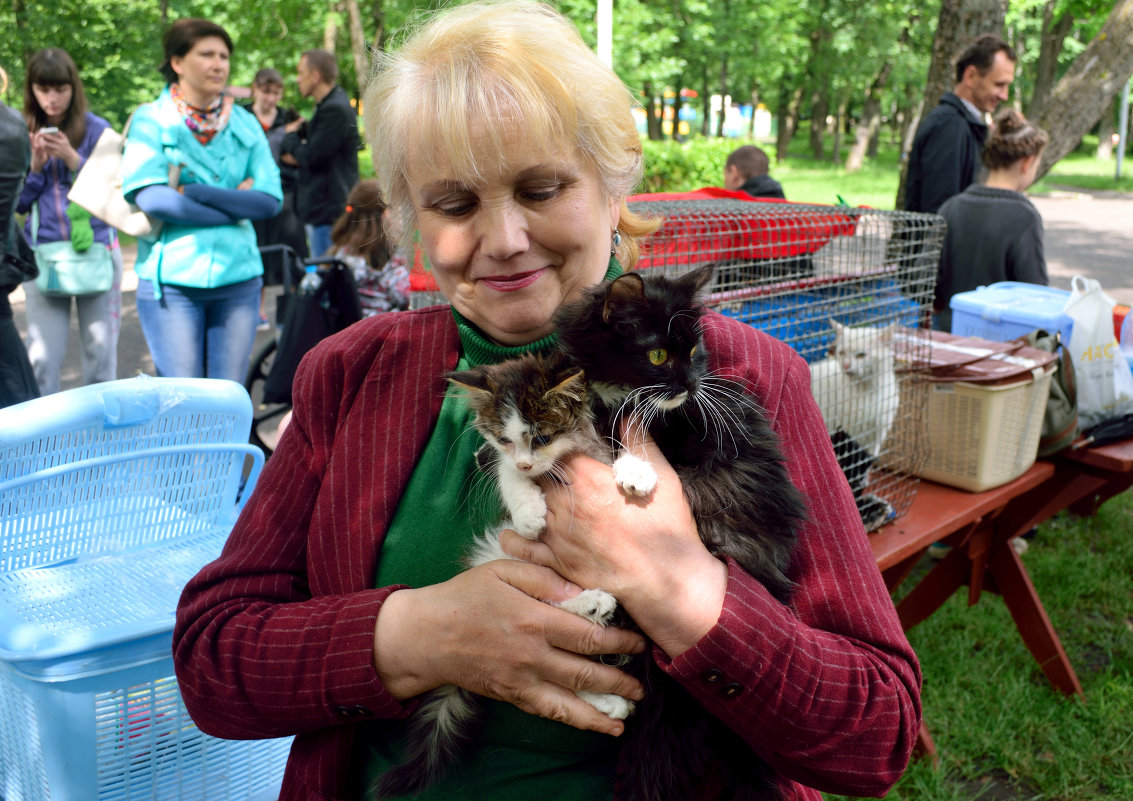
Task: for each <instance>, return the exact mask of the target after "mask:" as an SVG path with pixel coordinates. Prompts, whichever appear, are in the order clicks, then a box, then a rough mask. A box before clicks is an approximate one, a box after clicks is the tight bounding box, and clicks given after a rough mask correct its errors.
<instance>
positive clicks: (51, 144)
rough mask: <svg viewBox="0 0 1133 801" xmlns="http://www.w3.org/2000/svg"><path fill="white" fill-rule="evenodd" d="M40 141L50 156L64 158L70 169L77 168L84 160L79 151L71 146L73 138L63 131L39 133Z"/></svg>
mask: <svg viewBox="0 0 1133 801" xmlns="http://www.w3.org/2000/svg"><path fill="white" fill-rule="evenodd" d="M36 136H38V137H39V140H40V142H41V143H42V144H43V149H44V151H45V152H46V153H47V156H48V158H56V159H62V160H63V162H64V163H65V164H66V165H67V168H68V169H70V170H77V169H78V168H79V162H80V161H82V159H81V157H80V156H79V151H77V150H75V148H73V147H72V146H71V140H70V139H68V138H67V135H66V134H65V133H63V132H62V131H58V132H56V133H47V134H45V133H43V132H40V133H37V134H36Z"/></svg>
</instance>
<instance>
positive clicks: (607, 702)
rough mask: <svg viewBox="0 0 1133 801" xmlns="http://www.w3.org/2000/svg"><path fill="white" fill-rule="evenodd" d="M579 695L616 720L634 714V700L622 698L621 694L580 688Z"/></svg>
mask: <svg viewBox="0 0 1133 801" xmlns="http://www.w3.org/2000/svg"><path fill="white" fill-rule="evenodd" d="M577 695H578V697H579V698H581V699H582V700H583V701H585V702H586V703H588V704H590V706H592V707H594V708H595V709H597V710H598V711H599V712H601V713H602V714H604V715H608V716H609V717H611V718H613V719H614V720H625V719H626V718H628V717H629V716H630V715H632V714H633V710H634V703H633V701H629V700H627V699H625V698H622V697H621V696H620V695H610V694H607V693H591V692H587V691H586V690H579V691H578V693H577Z"/></svg>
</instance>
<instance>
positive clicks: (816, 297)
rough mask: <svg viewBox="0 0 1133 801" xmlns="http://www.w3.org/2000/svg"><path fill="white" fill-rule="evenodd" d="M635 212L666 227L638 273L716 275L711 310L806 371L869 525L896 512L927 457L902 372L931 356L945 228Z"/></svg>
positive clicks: (707, 212)
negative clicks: (754, 332)
mask: <svg viewBox="0 0 1133 801" xmlns="http://www.w3.org/2000/svg"><path fill="white" fill-rule="evenodd" d="M693 194H694V195H695V194H696V193H693ZM630 207H631V209H632V210H633V211H635V212H636V213H638V214H641V215H644V216H646V217H655V218H661V219H663V220H664V222H663V224H662V226H661V228H660V229H658V230H657V232H656V233H654V234H653V235H651V236H650V237H649V238H648V239H646V240H645V241H644V242H642V248H641V258H640V260H639V262H638V269H640V270H643V271H645V270H664V271H665V272H666V273H668V274H680V273H683V272H686V271H688V270H691V269H694V268H697V267H700V266H702V265H705V264H711V265H713V266H714V267H715V268H716V273H715V277H714V279H713V280H712V282H711V284H710V285H709V288H708V295H707V298H706V305H707V306H708V307H709V308H711V309H714V310H716V311H719V312H720V313H721V314H724V315H726V316H729V317H733V318H735V319H737V320H740V321H741V322H744V323H747V324H748V325H751V326H753V327H754V328H757V329H759V330H761V331H764V332H766V333H768V334H770V335H771V336H773V337H775V338H777V339H779V340H782V341H783V342H785V343H787V344H788V345H790V346H791V347H792V348H794V349H795V350H796V351H797V352H798V353H799V355H801V356H802V357H803V358H804V359H805V360H806V361H807V362H808V364H810V367H811V372H812V376H813V380H812V389H813V391H814V394H815V400H816V401H817V402H818V405H819V408H820V409H821V410H822V413H823V416H824V418H825V420H826V423H827V428H828V430H829V433H830V436H831V442H832V445H833V446H834V450H835V453H836V455H837V457H838V461H839V464H840V465H841V467H842V469H843V472H844V473H845V474H846V478H847V481H848V482H849V484H850V486H851V488H852V489H853V491H854V496H855V500H856V501H857V505H858V510H859V512H860V513H861V516H862V521H863V523H864V525H865V527H866V529H867V530H874V529H876V528H878V527H880V526H882V525H884V524H885V523H887V522H890V521H892V520H895V519H896V518H898V517H900V516H901V515H903V514H904V513H905V512H906V511H907V510H908V508H909V506H910V505H911V504H912V501H913V498H914V497H915V494H916V487H917V481H918V479H917V474H918V472H919V470H920V467H921V465H922V464H923V462H924V459H925V456H926V444H925V441H924V433H925V431H926V424H925V419H924V416H925V411H926V405H927V404H926V395H925V386H924V384H923V382H920V381H918V380H916V375H915V373H914V372H913V371H911V370H910V369H908V367H907V364H908V360H910V359H911V360H914V361H915V360H917V359H925V358H927V356H928V351H929V350H930V348H931V339H930V338H929V337H928V336H927V334H928V332H927V328H928V325H929V320H930V314H931V305H932V296H933V290H934V286H935V280H936V268H937V262H938V260H939V255H940V247H941V243H942V241H943V237H944V221H943V218H941V217H939V216H937V215H928V214H912V213H906V212H893V211H882V210H877V209H868V208H861V207H858V208H851V207H845V206H812V205H803V204H797V203H787V202H752V201H746V200H740V199H734V198H731V197H727V198H725V197H690V196H688V195H681V196H673V195H638V196H636V197H634V198H632V199H631V203H630ZM840 328H841V329H843V330H842V333H841V334H840V335H839V334H838V330H839V329H840ZM898 335H900V336H901V339H902V342H903V343H904V344H903V346H902V349H901V356H900V358H898V354H897V353H896V352H895V351H894V347H893V346H894V343H895V341H896V339H897V338H898ZM910 342H911V343H912V344H909V343H910ZM922 351H923V352H922ZM921 363H923V362H921Z"/></svg>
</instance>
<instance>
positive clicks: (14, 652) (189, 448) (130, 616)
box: [0, 377, 290, 801]
mask: <svg viewBox="0 0 1133 801" xmlns="http://www.w3.org/2000/svg"><path fill="white" fill-rule="evenodd" d="M250 423H251V402H250V400H249V399H248V396H247V393H246V392H245V390H244V389H243V387H241V386H240V385H239V384H236V383H235V382H230V381H217V380H211V379H164V378H162V379H154V378H149V377H142V378H138V379H127V380H124V381H115V382H107V383H105V384H98V385H93V386H89V387H83V388H81V389H77V390H69V391H67V392H63V393H57V394H56V395H52V396H48V397H46V398H41V399H38V400H36V401H31V402H29V403H26V404H20V405H18V406H13V407H9V408H7V409H2V410H0V724H2V725H0V798H3V799H4V801H17V799H18V800H19V801H30V800H31V799H37V800H38V799H52V800H53V801H60V799H93V798H97V799H100V801H102V800H107V801H109V800H111V799H115V800H116V799H140V798H147V799H152V798H161V799H174V798H176V799H241V800H243V799H253V798H256V799H258V798H260V797H267V796H270V797H274V795H273V793H274V792H276V791H277V790H278V787H279V781H280V778H281V776H282V769H283V765H284V762H285V760H286V755H287V751H288V749H289V745H290V740H289V739H282V740H272V741H249V742H232V741H226V740H219V739H216V738H212V737H208V736H207V735H204V734H203V733H201V732H200V731H199V730H198V729H197V728H196V727H195V726H194V725H193V723H192V721H191V720H190V719H189V717H188V714H187V712H186V711H185V708H184V705H183V704H182V702H181V697H180V693H179V692H178V690H177V684H176V680H175V678H174V676H173V662H172V656H171V647H172V628H173V620H174V610H175V608H176V603H177V599H178V597H179V595H180V592H181V589H182V587H183V586H184V584H185V582H186V581H188V579H189V578H190V577H191V576H192V575H194V574H195V573H196V572H197V571H198V570H199V569H200V568H201V567H202V566H203V565H204V564H206V563H207V562H209V561H211V560H212V559H215V558H216V557H217V556H218V555H219V553H220V550H221V548H222V547H223V544H224V541H225V539H226V538H227V536H228V533H229V531H230V530H231V527H232V525H233V523H234V522H235V519H236V516H237V514H238V513H239V510H240V508H241V507H242V505H243V503H244V500H245V499H246V498H247V496H248V494H249V492H250V490H251V488H252V487H253V486H254V485H255V482H256V480H257V478H258V475H259V471H260V468H261V467H262V465H263V454H262V452H261V451H259V450H258V449H256V448H254V447H252V446H250V445H248V444H247V437H248V432H249V427H250Z"/></svg>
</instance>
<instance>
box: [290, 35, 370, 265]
mask: <svg viewBox="0 0 1133 801" xmlns="http://www.w3.org/2000/svg"><path fill="white" fill-rule="evenodd" d="M296 75H297V77H298V80H299V92H300V93H301V94H302V95H303V96H304V97H310V98H313V99H314V101H315V113H314V114H313V115H312V116H311V119H310V120H309V121H306V120H302V119H299V120H296V121H294V122H292V123H289V124H288V125H287V126H286V127H287V136H286V137H284V139H283V145H282V147H281V151H282V155H281V156H280V161H281V162H282V163H285V164H293V165H296V166H298V167H299V184H298V189H297V191H296V196H295V200H296V206H297V211H298V214H299V219H300V220H302V222H303V224H304V225H306V226H307V238H308V240H309V241H310V246H311V248H310V249H311V255H312V256H321V255H323V254H324V253H325V252H326V251H327V249H328V248H329V247H330V229H331V226H332V225H333V224H334V221H335V220H337V219H338V216H339V215H340V214H342V212H343V210H344V209H345V208H346V195H347V194H348V193H349V192H350V190H351V188H352V187H353V186H354V184H356V183H358V114H357V113H356V112H355V111H354V108H353V107H352V106H351V105H350V99H349V98H348V97H347V96H346V92H345V91H344V90H343V88H342V87H341V86H339V85H338V84H337V81H338V64H337V63H336V62H335V60H334V55H333V54H332V53H329V52H327V51H326V50H308V51H307V52H306V53H304V54H303V55H302V56H300V58H299V67H298V69H297V70H296Z"/></svg>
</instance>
